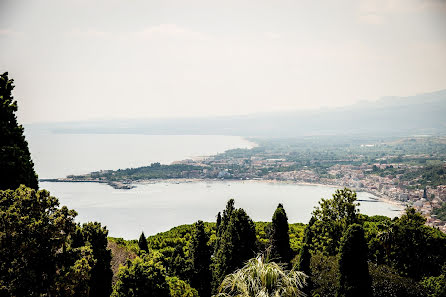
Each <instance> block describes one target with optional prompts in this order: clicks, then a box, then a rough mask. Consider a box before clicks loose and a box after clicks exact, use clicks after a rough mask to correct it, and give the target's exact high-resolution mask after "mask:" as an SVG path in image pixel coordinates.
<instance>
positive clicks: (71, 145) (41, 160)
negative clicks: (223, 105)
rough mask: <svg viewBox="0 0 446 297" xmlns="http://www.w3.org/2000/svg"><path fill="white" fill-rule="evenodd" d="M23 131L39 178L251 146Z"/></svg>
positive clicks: (214, 139) (203, 139) (234, 139)
mask: <svg viewBox="0 0 446 297" xmlns="http://www.w3.org/2000/svg"><path fill="white" fill-rule="evenodd" d="M25 132H26V139H27V141H28V144H29V148H30V152H31V156H32V159H33V161H34V165H35V166H34V167H35V170H36V172H37V174H38V175H39V178H41V179H46V178H60V177H66V176H67V175H69V174H75V175H79V174H85V173H89V172H92V171H98V170H105V169H113V170H116V169H124V168H132V167H140V166H147V165H150V164H151V163H154V162H160V163H162V164H170V163H171V162H174V161H179V160H184V159H189V158H195V157H200V156H209V155H215V154H217V153H222V152H224V151H226V150H229V149H234V148H252V147H253V146H255V144H254V143H252V142H250V141H248V140H246V139H244V138H242V137H238V136H222V135H136V134H59V133H51V131H48V130H43V131H42V130H39V129H33V128H32V127H31V128H27V129H26V130H25Z"/></svg>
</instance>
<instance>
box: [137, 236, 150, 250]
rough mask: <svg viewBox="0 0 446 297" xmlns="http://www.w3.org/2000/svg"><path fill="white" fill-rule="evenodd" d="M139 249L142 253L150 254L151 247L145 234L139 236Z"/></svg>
mask: <svg viewBox="0 0 446 297" xmlns="http://www.w3.org/2000/svg"><path fill="white" fill-rule="evenodd" d="M138 247H139V249H140V250H141V251H145V252H149V245H148V244H147V238H146V236H145V235H144V232H142V233H141V235H140V236H139V240H138Z"/></svg>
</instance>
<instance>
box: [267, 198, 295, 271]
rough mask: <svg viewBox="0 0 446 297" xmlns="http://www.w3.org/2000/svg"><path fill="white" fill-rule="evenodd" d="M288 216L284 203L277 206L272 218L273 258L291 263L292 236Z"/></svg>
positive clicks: (271, 242)
mask: <svg viewBox="0 0 446 297" xmlns="http://www.w3.org/2000/svg"><path fill="white" fill-rule="evenodd" d="M288 229H289V228H288V217H287V215H286V212H285V209H284V208H283V205H282V204H279V205H278V206H277V209H276V211H275V212H274V215H273V218H272V230H271V240H270V246H271V254H270V257H271V260H272V261H274V262H280V263H289V262H290V260H291V248H290V236H289V234H288Z"/></svg>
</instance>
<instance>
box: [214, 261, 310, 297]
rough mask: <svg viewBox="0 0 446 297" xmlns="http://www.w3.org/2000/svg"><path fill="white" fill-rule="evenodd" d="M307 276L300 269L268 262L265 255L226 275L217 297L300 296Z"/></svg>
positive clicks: (302, 294)
mask: <svg viewBox="0 0 446 297" xmlns="http://www.w3.org/2000/svg"><path fill="white" fill-rule="evenodd" d="M305 279H306V276H305V274H304V273H302V272H300V271H295V270H291V271H286V270H284V269H283V267H282V266H281V265H279V264H276V263H274V262H266V261H265V260H264V258H263V256H259V257H257V258H254V259H250V260H249V261H248V263H246V265H245V266H244V267H243V268H241V269H239V270H237V271H236V272H234V273H232V274H229V275H228V276H226V277H225V279H224V280H223V282H222V283H221V285H220V287H219V293H218V294H217V295H216V296H217V297H229V296H234V297H235V296H237V297H257V296H264V297H270V296H271V297H273V296H274V297H276V296H281V297H298V296H306V295H305V294H304V293H303V292H302V290H301V289H302V287H303V286H304V284H305Z"/></svg>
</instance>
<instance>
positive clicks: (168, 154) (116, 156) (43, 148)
mask: <svg viewBox="0 0 446 297" xmlns="http://www.w3.org/2000/svg"><path fill="white" fill-rule="evenodd" d="M26 139H27V141H28V143H29V147H30V151H31V156H32V158H33V161H34V163H35V169H36V171H37V173H38V174H39V178H44V179H47V178H58V177H65V176H67V175H69V174H83V173H88V172H91V171H98V170H102V169H118V168H131V167H138V166H145V165H150V164H151V163H153V162H160V163H163V164H169V163H171V162H173V161H178V160H183V159H189V158H198V157H203V156H209V155H214V154H217V153H220V152H224V151H225V150H228V149H234V148H252V147H253V146H255V144H254V143H253V142H251V141H249V140H247V139H244V138H241V137H237V136H220V135H178V136H177V135H128V134H58V133H52V132H50V131H43V132H42V131H33V130H32V129H31V130H28V131H27V133H26ZM39 186H40V188H41V189H47V190H48V191H50V193H51V195H53V196H56V197H57V198H58V199H59V201H60V204H61V205H66V206H67V207H69V208H70V209H74V210H76V211H77V213H78V216H77V217H76V220H77V222H80V223H84V222H90V221H98V222H101V224H102V225H104V226H107V229H108V230H109V236H113V237H122V238H125V239H136V238H138V236H139V235H140V234H141V232H142V231H144V233H145V234H146V235H153V234H156V233H158V232H164V231H167V230H169V229H170V228H172V227H175V226H178V225H182V224H191V223H194V222H196V221H197V220H203V221H215V219H216V215H217V213H218V212H219V211H222V210H223V209H224V208H225V205H226V202H227V201H228V200H229V199H231V198H233V199H235V205H236V207H242V208H244V209H245V210H246V211H247V213H248V215H249V216H250V217H251V218H252V219H253V220H255V221H270V220H271V217H272V215H273V212H274V210H275V208H276V207H277V205H278V204H279V203H282V204H283V205H284V207H285V210H286V212H287V215H288V220H289V222H290V223H297V222H301V223H307V222H308V221H309V219H310V217H311V212H312V211H313V209H314V207H315V206H317V205H318V202H319V201H320V199H321V198H330V197H331V195H332V194H333V193H334V192H335V190H336V188H335V187H330V186H324V185H301V184H291V183H273V182H263V181H219V180H217V181H175V180H170V181H151V182H142V183H137V184H135V186H136V187H135V188H133V189H130V190H123V189H114V188H112V187H110V186H108V185H106V184H99V183H68V182H40V184H39ZM358 200H360V206H359V209H360V211H361V212H362V213H365V214H368V215H386V216H390V217H394V216H398V215H399V213H400V212H401V210H402V209H401V207H399V206H398V205H394V204H389V203H387V202H385V201H382V200H379V199H378V198H377V197H375V196H374V195H372V194H370V193H366V192H358Z"/></svg>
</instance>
